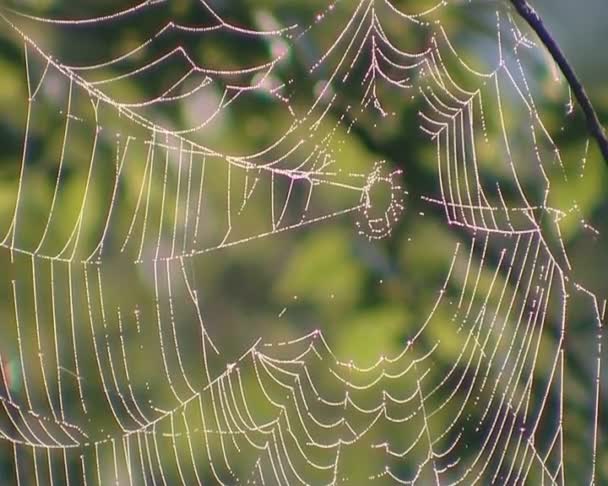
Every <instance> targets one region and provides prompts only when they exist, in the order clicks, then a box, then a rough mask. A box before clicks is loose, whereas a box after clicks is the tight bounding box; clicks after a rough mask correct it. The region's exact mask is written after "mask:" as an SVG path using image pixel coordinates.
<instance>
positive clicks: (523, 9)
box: [510, 0, 608, 164]
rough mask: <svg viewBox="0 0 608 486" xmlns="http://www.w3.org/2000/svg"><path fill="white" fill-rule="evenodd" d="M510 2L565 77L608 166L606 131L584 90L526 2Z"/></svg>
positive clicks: (564, 57)
mask: <svg viewBox="0 0 608 486" xmlns="http://www.w3.org/2000/svg"><path fill="white" fill-rule="evenodd" d="M510 2H511V4H512V5H513V6H514V7H515V10H517V13H518V14H519V15H520V16H521V17H522V18H523V19H524V20H525V21H526V22H527V23H528V25H529V26H530V27H532V30H534V32H536V35H538V37H539V39H540V40H541V42H542V43H543V44H544V46H545V47H546V48H547V50H548V51H549V54H551V56H552V57H553V59H554V60H555V62H556V63H557V65H558V66H559V68H560V69H561V71H562V73H563V74H564V76H565V77H566V80H567V81H568V84H569V85H570V89H571V90H572V93H573V94H574V97H575V98H576V101H577V102H578V104H579V105H580V107H581V109H582V110H583V113H584V114H585V118H586V120H587V128H588V130H589V133H590V134H591V136H592V137H593V138H594V139H595V141H596V142H597V145H598V147H599V149H600V151H601V152H602V156H603V157H604V161H605V162H606V164H608V138H607V137H606V131H605V130H604V127H603V126H602V124H601V122H600V120H599V117H598V115H597V113H596V111H595V109H594V108H593V105H592V103H591V100H590V99H589V96H588V95H587V93H586V91H585V88H584V87H583V85H582V84H581V82H580V80H579V79H578V76H577V75H576V73H575V72H574V69H573V68H572V65H571V64H570V63H569V62H568V60H567V59H566V56H565V55H564V53H563V52H562V50H561V48H560V47H559V45H558V44H557V42H556V41H555V39H554V38H553V36H552V35H551V33H550V32H549V31H548V30H547V28H546V27H545V24H544V23H543V20H542V18H541V17H540V15H539V14H538V13H537V12H536V10H534V8H533V7H532V6H531V5H530V4H529V3H528V2H527V0H510Z"/></svg>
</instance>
